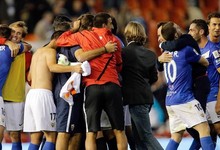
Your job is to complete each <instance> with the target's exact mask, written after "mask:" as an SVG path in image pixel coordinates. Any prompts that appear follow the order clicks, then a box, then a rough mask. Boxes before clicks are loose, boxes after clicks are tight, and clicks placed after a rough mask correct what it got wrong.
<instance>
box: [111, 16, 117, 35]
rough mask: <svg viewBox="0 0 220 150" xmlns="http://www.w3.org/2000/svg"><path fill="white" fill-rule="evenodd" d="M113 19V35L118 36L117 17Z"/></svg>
mask: <svg viewBox="0 0 220 150" xmlns="http://www.w3.org/2000/svg"><path fill="white" fill-rule="evenodd" d="M111 18H112V25H113V27H114V29H112V33H113V34H116V33H117V29H118V24H117V21H116V19H115V17H113V16H112V17H111Z"/></svg>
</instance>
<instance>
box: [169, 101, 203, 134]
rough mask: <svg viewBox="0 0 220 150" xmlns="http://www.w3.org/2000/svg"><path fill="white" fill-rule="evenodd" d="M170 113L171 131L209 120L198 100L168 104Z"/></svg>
mask: <svg viewBox="0 0 220 150" xmlns="http://www.w3.org/2000/svg"><path fill="white" fill-rule="evenodd" d="M166 108H167V113H168V115H169V124H170V132H171V133H176V132H179V131H182V130H185V129H186V128H191V127H193V126H195V125H197V124H200V123H202V122H205V121H207V119H206V115H205V113H204V111H203V109H202V107H201V104H200V103H199V102H198V101H197V100H192V101H190V102H188V103H186V104H180V105H172V106H166Z"/></svg>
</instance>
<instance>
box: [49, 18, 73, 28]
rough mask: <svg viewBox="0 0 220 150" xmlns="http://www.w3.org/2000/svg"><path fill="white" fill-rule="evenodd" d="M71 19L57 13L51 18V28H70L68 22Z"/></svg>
mask: <svg viewBox="0 0 220 150" xmlns="http://www.w3.org/2000/svg"><path fill="white" fill-rule="evenodd" d="M71 22H72V20H71V19H70V18H69V17H67V16H65V15H58V16H56V17H55V19H54V20H53V28H54V30H55V31H58V30H60V31H67V30H69V29H70V28H71V26H70V23H71Z"/></svg>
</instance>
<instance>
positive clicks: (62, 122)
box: [56, 94, 85, 134]
mask: <svg viewBox="0 0 220 150" xmlns="http://www.w3.org/2000/svg"><path fill="white" fill-rule="evenodd" d="M80 97H81V94H77V95H75V96H74V98H73V99H74V105H73V106H72V111H71V114H70V115H71V118H70V122H69V123H68V116H69V109H70V106H69V104H68V103H67V102H66V101H64V100H63V99H62V98H59V99H58V100H57V101H56V104H57V112H56V113H57V132H67V133H70V134H74V133H82V132H84V131H85V123H84V117H83V99H82V98H80ZM68 126H69V127H68Z"/></svg>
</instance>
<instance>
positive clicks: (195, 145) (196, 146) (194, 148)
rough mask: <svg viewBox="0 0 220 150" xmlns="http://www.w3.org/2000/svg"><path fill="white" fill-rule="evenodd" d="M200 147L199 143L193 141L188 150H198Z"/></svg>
mask: <svg viewBox="0 0 220 150" xmlns="http://www.w3.org/2000/svg"><path fill="white" fill-rule="evenodd" d="M200 147H201V144H200V142H199V141H196V140H195V139H194V140H193V142H192V144H191V146H190V148H189V150H199V149H200Z"/></svg>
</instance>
